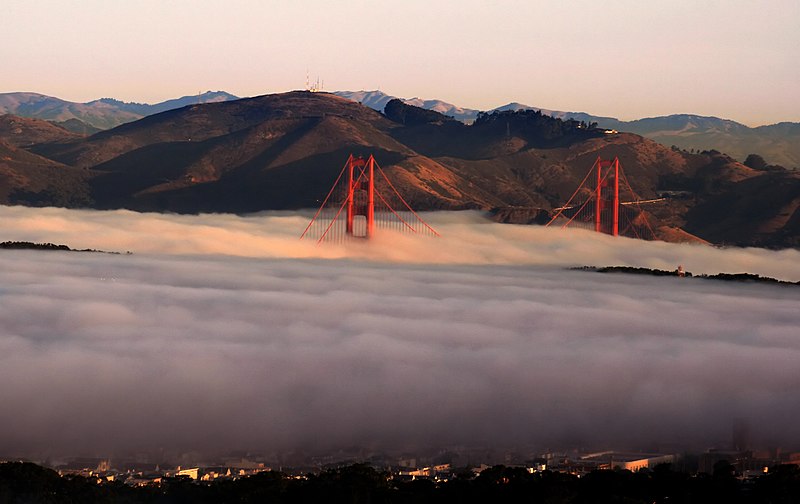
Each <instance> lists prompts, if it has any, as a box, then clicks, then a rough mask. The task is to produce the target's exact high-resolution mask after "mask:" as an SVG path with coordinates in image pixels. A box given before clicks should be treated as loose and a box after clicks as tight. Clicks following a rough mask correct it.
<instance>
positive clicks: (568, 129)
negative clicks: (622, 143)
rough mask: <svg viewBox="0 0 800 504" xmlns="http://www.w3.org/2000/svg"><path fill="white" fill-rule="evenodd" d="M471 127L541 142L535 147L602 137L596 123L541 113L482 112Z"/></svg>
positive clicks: (531, 111)
mask: <svg viewBox="0 0 800 504" xmlns="http://www.w3.org/2000/svg"><path fill="white" fill-rule="evenodd" d="M472 127H473V128H475V129H480V130H482V131H489V132H491V133H493V134H496V135H497V134H500V135H502V134H505V135H508V136H512V135H513V136H519V137H523V138H526V139H529V140H532V139H536V140H539V142H534V143H540V144H543V145H546V144H552V143H557V141H559V140H562V139H572V138H575V137H576V136H580V137H584V136H594V135H597V134H600V132H599V131H598V130H597V123H596V122H591V123H588V124H587V123H586V122H584V121H576V120H575V119H567V120H562V119H559V118H557V117H552V116H549V115H547V114H543V113H542V112H541V110H503V111H494V112H491V113H489V112H479V113H478V117H477V118H476V119H475V122H474V123H473V124H472Z"/></svg>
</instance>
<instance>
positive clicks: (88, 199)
mask: <svg viewBox="0 0 800 504" xmlns="http://www.w3.org/2000/svg"><path fill="white" fill-rule="evenodd" d="M393 107H396V108H397V109H396V110H395V111H394V112H392V113H390V114H389V115H384V114H380V113H378V112H377V111H375V110H373V109H370V108H368V107H366V106H363V105H361V104H359V103H356V102H354V101H351V100H347V99H345V98H342V97H339V96H335V95H333V94H329V93H312V92H304V91H295V92H288V93H280V94H272V95H264V96H259V97H253V98H246V99H240V100H233V101H224V102H217V103H208V104H197V105H191V106H186V107H183V108H179V109H173V110H169V111H165V112H161V113H158V114H154V115H151V116H147V117H145V118H143V119H141V120H138V121H135V122H132V123H127V124H124V125H121V126H118V127H116V128H113V129H110V130H106V131H102V132H99V133H96V134H94V135H92V136H89V137H79V138H74V137H72V138H63V139H54V140H53V141H45V142H43V143H36V144H33V145H29V144H26V145H25V146H24V147H23V146H13V145H8V144H6V145H7V147H4V148H5V149H6V151H7V153H6V154H5V155H0V202H2V203H4V204H25V205H58V206H68V207H82V208H97V209H114V208H127V209H132V210H138V211H155V212H164V211H166V212H180V213H200V212H231V213H250V212H257V211H261V210H270V209H274V210H285V209H299V208H314V207H317V206H318V205H319V201H320V199H321V198H322V197H324V195H325V194H327V192H328V190H329V189H330V187H331V185H332V184H333V181H334V180H335V178H336V177H337V175H338V173H339V171H340V169H341V165H342V163H343V162H344V160H345V159H347V157H348V156H349V155H350V154H351V153H352V154H355V155H363V156H367V155H370V154H373V155H375V157H376V159H378V162H379V163H380V165H381V166H382V168H383V169H384V171H385V172H386V173H387V175H388V176H389V177H391V179H392V180H393V184H395V185H396V187H397V188H398V190H400V191H401V192H402V193H403V195H404V198H406V199H407V201H408V202H409V203H410V204H411V205H412V206H413V207H415V208H416V209H418V210H437V209H448V210H456V209H482V210H486V211H489V210H493V209H495V210H497V209H501V210H502V209H503V208H507V209H515V210H513V211H510V212H502V211H501V212H497V213H496V215H501V214H502V217H499V219H502V220H505V221H507V222H528V221H535V222H539V221H541V220H542V219H543V218H545V216H546V215H549V214H550V213H551V212H552V209H553V208H555V207H557V206H559V205H562V204H563V203H564V202H565V201H566V199H568V198H569V196H570V195H571V194H572V193H573V192H574V191H575V189H576V188H577V187H578V186H579V185H580V182H581V180H583V178H584V176H585V175H586V172H587V171H588V169H589V167H591V166H592V164H593V162H594V160H595V159H597V157H602V158H604V159H613V158H614V157H618V158H619V159H620V161H621V163H622V166H623V167H624V169H625V172H626V173H627V175H628V178H629V179H630V181H631V184H632V185H633V189H634V190H635V191H636V193H638V196H639V197H641V198H643V199H658V198H659V196H661V195H663V194H672V193H674V194H678V195H680V196H679V197H675V198H673V197H671V196H667V197H666V199H661V200H660V201H661V203H659V204H658V205H655V206H652V207H649V208H648V209H647V212H648V217H649V218H650V219H652V222H653V223H654V226H655V227H656V228H657V229H656V231H657V233H658V234H659V236H660V237H661V238H663V239H670V240H679V241H685V240H696V238H693V237H692V235H695V236H697V237H699V238H700V239H708V240H709V241H713V242H714V243H729V244H740V245H763V246H772V247H785V246H799V245H800V229H796V227H797V223H800V210H798V208H797V206H798V204H800V202H799V201H795V197H794V196H795V192H794V191H795V187H796V186H795V184H798V183H800V173H794V172H790V171H786V170H772V171H764V170H757V169H753V168H750V167H747V166H744V165H743V164H741V163H739V162H737V161H735V160H733V159H732V158H730V157H728V156H726V155H724V154H722V153H719V152H716V151H704V152H699V153H690V152H686V151H682V150H679V149H670V148H668V147H664V146H663V145H661V144H659V143H657V142H655V141H653V140H650V139H647V138H644V137H642V136H639V135H635V134H632V133H618V134H604V133H603V131H602V130H597V129H591V128H589V127H588V126H587V125H586V124H585V123H583V124H582V123H580V122H579V121H574V120H572V121H571V120H567V121H562V120H560V119H557V118H553V117H550V116H548V115H546V114H542V113H541V112H538V111H524V110H523V111H510V110H508V111H497V112H493V113H491V114H484V115H482V116H481V117H480V118H479V119H477V120H476V121H475V122H474V123H473V124H472V125H466V124H464V123H462V122H459V121H455V120H451V119H448V118H447V117H446V116H445V115H442V114H440V113H438V112H435V111H430V110H426V109H422V108H419V107H414V106H412V105H407V104H403V103H402V102H400V103H399V104H395V105H393ZM409 118H412V120H409ZM31 121H33V120H31ZM34 126H36V124H35V123H31V127H32V128H33V127H34ZM65 133H68V132H65ZM0 140H2V135H0ZM0 154H1V153H0ZM6 158H7V159H8V160H6ZM798 190H800V189H798ZM704 205H705V207H704ZM726 206H727V207H728V210H727V213H726V214H725V215H726V221H725V226H723V227H720V226H719V225H718V222H719V220H718V219H717V218H709V216H713V215H715V214H718V210H719V209H720V208H725V207H726ZM703 208H705V209H704V210H703ZM697 209H700V210H697ZM684 230H685V231H684ZM686 231H688V233H687V232H686Z"/></svg>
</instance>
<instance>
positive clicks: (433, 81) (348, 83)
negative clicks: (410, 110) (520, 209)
mask: <svg viewBox="0 0 800 504" xmlns="http://www.w3.org/2000/svg"><path fill="white" fill-rule="evenodd" d="M0 13H1V15H0V66H1V67H2V70H0V92H15V91H33V92H39V93H43V94H47V95H51V96H57V97H59V98H63V99H66V100H70V101H79V102H83V101H89V100H93V99H97V98H100V97H105V96H108V97H113V98H117V99H121V100H125V101H138V102H148V103H154V102H158V101H162V100H166V99H170V98H176V97H179V96H184V95H191V94H195V93H197V92H198V91H207V90H225V91H228V92H230V93H233V94H236V95H238V96H255V95H260V94H267V93H275V92H283V91H288V90H292V89H302V88H304V87H305V83H306V73H307V71H308V72H309V73H310V74H311V78H312V80H315V79H316V77H317V76H318V77H319V78H320V79H322V80H323V81H324V85H325V89H326V90H331V91H338V90H348V91H358V90H362V89H364V90H372V89H380V90H382V91H384V92H386V93H388V94H392V95H395V96H400V97H403V98H412V97H420V98H427V99H433V98H437V99H441V100H444V101H448V102H451V103H454V104H456V105H460V106H462V107H469V108H476V109H490V108H494V107H497V106H500V105H504V104H506V103H508V102H512V101H516V102H521V103H525V104H527V105H531V106H537V107H543V108H548V109H555V110H566V111H584V112H589V113H592V114H595V115H605V116H613V117H618V118H620V119H636V118H641V117H651V116H656V115H667V114H674V113H694V114H700V115H714V116H718V117H723V118H727V119H734V120H737V121H739V122H742V123H745V124H748V125H751V126H755V125H761V124H769V123H775V122H780V121H794V122H800V1H798V0H764V1H742V0H707V1H702V0H699V1H698V0H670V1H641V0H620V1H596V0H595V1H583V0H576V1H513V0H507V1H502V0H498V1H485V0H457V1H450V0H447V1H435V0H405V1H399V0H397V1H394V2H379V1H373V2H370V1H365V0H344V1H324V0H306V1H305V2H296V1H269V0H261V1H259V0H226V1H224V2H223V1H214V0H193V1H189V0H173V1H170V0H139V1H124V0H82V1H67V0H4V1H3V5H2V8H1V9H0Z"/></svg>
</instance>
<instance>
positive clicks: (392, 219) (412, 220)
mask: <svg viewBox="0 0 800 504" xmlns="http://www.w3.org/2000/svg"><path fill="white" fill-rule="evenodd" d="M592 184H594V186H593V187H592ZM621 191H622V195H623V196H625V197H630V198H633V199H632V200H631V201H620V193H621ZM661 200H663V198H658V199H650V200H643V199H641V198H640V197H639V196H638V195H637V194H636V193H635V192H634V190H633V188H631V185H630V183H629V182H628V179H627V177H626V176H625V172H624V171H623V170H622V165H621V164H620V161H619V158H614V159H613V160H604V159H601V158H599V157H598V158H597V160H595V162H594V164H593V165H592V167H591V168H590V169H589V172H588V173H587V174H586V176H585V177H584V178H583V181H582V182H581V183H580V185H579V186H578V188H577V189H576V190H575V192H574V193H573V194H572V196H571V197H570V198H569V200H568V201H567V203H566V204H565V205H563V206H561V207H558V208H555V209H554V212H555V213H554V215H553V217H552V219H550V221H549V222H548V223H547V224H546V225H545V226H546V227H551V226H560V227H561V228H562V229H564V228H568V227H569V228H583V229H591V230H594V231H596V232H598V233H605V234H610V235H612V236H620V235H621V236H629V237H632V238H639V239H645V240H655V239H656V237H655V233H654V232H653V228H652V227H651V226H650V223H649V222H648V220H647V216H646V214H645V213H644V212H643V211H642V210H641V209H640V208H639V206H640V205H641V204H644V203H652V202H656V201H661ZM376 229H390V230H393V231H396V232H404V233H413V234H419V235H427V236H439V233H437V232H436V230H434V229H433V228H432V227H431V226H430V225H428V223H426V222H425V221H424V220H423V219H422V217H420V216H419V214H417V213H416V212H415V211H414V210H413V209H412V208H411V206H410V205H409V204H408V202H407V201H406V200H405V199H404V198H403V197H402V196H401V195H400V193H399V191H398V190H397V188H396V187H395V186H394V184H392V182H391V180H389V177H387V176H386V173H385V172H384V171H383V169H382V168H381V167H380V165H378V163H377V161H375V158H374V157H373V156H372V155H370V156H369V158H367V159H364V158H363V157H355V156H353V155H352V154H351V155H350V157H348V158H347V161H346V162H345V165H344V167H343V168H342V171H341V172H340V173H339V176H338V177H337V178H336V181H335V182H334V183H333V186H332V187H331V190H330V191H329V192H328V195H327V196H326V197H325V200H324V201H323V202H322V205H321V206H320V207H319V210H317V212H316V213H315V214H314V217H313V218H312V219H311V222H309V224H308V226H307V227H306V229H305V230H304V231H303V234H302V235H301V236H300V239H301V240H302V239H306V238H307V239H313V240H316V242H317V243H318V244H319V243H322V242H335V243H340V242H343V241H346V240H351V239H358V238H361V239H368V238H372V237H373V236H374V235H375V232H376Z"/></svg>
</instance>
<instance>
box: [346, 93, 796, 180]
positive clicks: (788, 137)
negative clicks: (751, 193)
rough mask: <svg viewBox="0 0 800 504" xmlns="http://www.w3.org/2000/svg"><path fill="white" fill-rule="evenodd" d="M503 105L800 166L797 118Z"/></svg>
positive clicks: (423, 103)
mask: <svg viewBox="0 0 800 504" xmlns="http://www.w3.org/2000/svg"><path fill="white" fill-rule="evenodd" d="M335 94H337V95H338V96H342V97H345V98H348V99H352V100H354V101H359V102H361V103H363V104H364V105H366V106H369V107H372V108H374V109H376V110H379V111H382V110H383V108H382V107H384V106H385V105H386V103H387V102H388V101H390V100H391V99H393V98H396V97H394V96H390V95H387V94H385V93H382V92H381V91H357V92H353V91H337V92H336V93H335ZM399 99H401V100H403V101H404V102H406V103H409V104H411V105H416V106H419V107H422V108H426V109H431V110H436V111H437V112H441V113H443V114H445V115H450V116H452V117H453V118H454V119H457V120H459V121H462V122H466V123H470V122H472V121H474V120H475V118H477V116H478V114H479V113H481V111H479V110H477V109H468V108H462V107H459V106H457V105H453V104H451V103H447V102H444V101H441V100H422V99H420V98H412V99H403V98H399ZM378 107H381V108H378ZM503 110H539V111H541V112H542V113H543V114H547V115H552V116H553V117H557V118H560V119H574V120H577V121H585V122H587V123H589V122H596V123H598V125H599V127H601V128H606V129H612V130H618V131H626V132H630V133H636V134H638V135H642V136H645V137H647V138H650V139H653V140H656V141H658V142H659V143H662V144H663V145H666V146H672V145H675V146H676V147H678V148H681V149H687V150H690V149H693V150H699V151H703V150H710V149H715V150H718V151H721V152H725V153H727V154H730V155H731V156H733V157H734V158H736V159H738V160H740V161H744V160H745V158H747V156H748V155H749V154H759V155H761V156H763V157H764V158H765V159H768V160H769V162H770V163H771V164H775V165H780V166H785V167H787V168H800V123H799V122H789V121H783V122H779V123H775V124H767V125H762V126H757V127H750V126H746V125H744V124H741V123H738V122H736V121H733V120H731V119H722V118H718V117H714V116H701V115H697V114H689V113H683V114H670V115H667V116H656V117H645V118H641V119H635V120H632V121H622V120H620V119H617V118H615V117H606V116H597V115H592V114H589V113H586V112H565V111H558V110H550V109H545V108H541V107H534V106H529V105H525V104H522V103H517V102H511V103H508V104H506V105H502V106H499V107H496V108H494V109H491V110H489V111H488V112H493V111H503Z"/></svg>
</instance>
